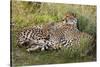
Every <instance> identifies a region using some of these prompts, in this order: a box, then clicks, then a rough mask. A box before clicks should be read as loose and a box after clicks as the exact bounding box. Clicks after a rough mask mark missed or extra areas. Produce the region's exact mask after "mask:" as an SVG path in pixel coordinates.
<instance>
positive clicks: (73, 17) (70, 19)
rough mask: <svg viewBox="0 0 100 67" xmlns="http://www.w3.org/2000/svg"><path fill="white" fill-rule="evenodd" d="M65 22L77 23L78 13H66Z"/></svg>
mask: <svg viewBox="0 0 100 67" xmlns="http://www.w3.org/2000/svg"><path fill="white" fill-rule="evenodd" d="M63 23H67V24H76V23H77V18H76V14H74V13H71V12H68V13H66V14H65V16H64V18H63Z"/></svg>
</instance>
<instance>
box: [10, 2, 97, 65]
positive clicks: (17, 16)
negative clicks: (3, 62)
mask: <svg viewBox="0 0 100 67" xmlns="http://www.w3.org/2000/svg"><path fill="white" fill-rule="evenodd" d="M69 11H70V12H74V13H76V14H77V18H78V27H79V30H80V31H83V32H87V33H89V34H90V35H92V36H94V37H96V7H95V6H89V5H85V6H83V5H67V4H56V3H39V2H38V3H35V2H22V1H13V2H12V17H11V19H12V21H11V22H12V25H13V26H12V29H11V31H12V64H13V65H14V66H15V65H35V64H58V63H71V62H88V61H95V60H96V52H95V51H96V48H95V49H94V50H92V54H91V55H84V56H81V55H80V53H79V52H77V51H74V52H73V51H72V50H70V49H63V50H58V51H45V52H33V53H27V52H26V51H25V49H23V48H18V47H16V45H17V43H16V40H17V39H16V34H17V31H19V30H21V29H23V28H24V27H31V26H34V25H40V24H45V23H47V22H51V21H57V20H60V19H62V17H63V15H64V14H65V13H66V12H69ZM82 43H83V44H85V43H84V41H83V42H82ZM88 44H90V43H88Z"/></svg>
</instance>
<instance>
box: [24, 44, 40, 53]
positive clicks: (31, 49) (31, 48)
mask: <svg viewBox="0 0 100 67" xmlns="http://www.w3.org/2000/svg"><path fill="white" fill-rule="evenodd" d="M39 49H40V46H34V45H33V46H31V47H30V48H27V49H26V51H27V52H30V51H36V50H39Z"/></svg>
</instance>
